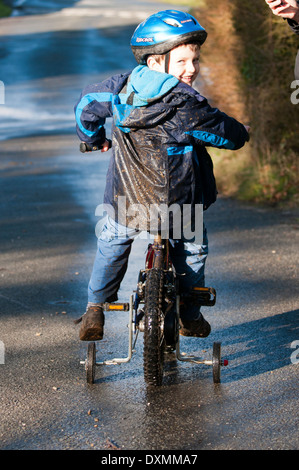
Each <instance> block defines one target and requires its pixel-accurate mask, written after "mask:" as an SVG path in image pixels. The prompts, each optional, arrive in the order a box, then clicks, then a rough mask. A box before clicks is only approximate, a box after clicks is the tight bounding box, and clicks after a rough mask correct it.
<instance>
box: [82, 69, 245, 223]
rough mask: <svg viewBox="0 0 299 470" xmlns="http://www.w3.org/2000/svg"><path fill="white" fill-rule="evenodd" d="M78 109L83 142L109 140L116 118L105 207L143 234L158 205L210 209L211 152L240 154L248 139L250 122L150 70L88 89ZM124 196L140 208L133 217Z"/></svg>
mask: <svg viewBox="0 0 299 470" xmlns="http://www.w3.org/2000/svg"><path fill="white" fill-rule="evenodd" d="M75 112H76V122H77V134H78V136H79V138H80V140H81V141H84V142H87V143H90V144H96V145H101V144H102V143H103V142H104V140H105V138H106V137H105V129H104V124H105V120H106V118H109V117H112V118H113V127H112V158H111V161H110V166H109V170H108V173H107V179H106V189H105V195H104V203H105V204H108V205H111V206H112V207H113V209H114V211H115V218H116V219H117V220H118V222H120V223H122V224H124V225H127V226H130V227H133V226H134V228H135V227H136V228H140V229H147V228H148V225H147V226H145V225H146V221H148V210H149V207H150V206H153V205H158V206H159V205H161V204H162V205H163V204H165V205H167V206H171V205H173V204H178V205H179V206H180V207H182V206H183V204H190V205H191V206H192V207H194V206H195V204H203V206H204V209H207V208H208V207H209V205H210V204H212V203H213V202H215V200H216V194H217V190H216V184H215V178H214V174H213V164H212V160H211V158H210V156H209V154H208V152H207V150H206V147H208V146H212V147H217V148H221V149H230V150H237V149H239V148H241V147H242V146H243V145H244V144H245V142H246V141H247V140H248V133H247V131H246V129H245V127H244V126H243V124H241V123H239V122H238V121H236V120H235V119H233V118H231V117H229V116H227V115H226V114H225V113H223V112H221V111H219V110H218V109H216V108H212V107H211V106H210V105H209V104H208V102H207V100H206V99H205V98H204V97H203V96H201V95H200V94H199V93H198V92H197V91H195V90H194V89H193V88H192V87H190V86H188V85H186V84H184V83H181V82H179V80H178V79H177V78H175V77H173V76H172V75H168V74H164V73H160V72H156V71H153V70H150V69H149V68H148V67H147V66H138V67H136V68H135V69H134V70H133V71H132V72H128V73H125V74H120V75H115V76H113V77H111V78H109V79H107V80H105V81H103V82H102V83H99V84H94V85H90V86H88V87H87V88H86V89H85V90H83V92H82V95H81V97H80V99H79V101H78V103H77V105H76V107H75ZM120 197H122V200H124V198H125V202H126V208H127V209H128V208H129V207H131V210H132V207H134V208H137V209H138V210H137V212H135V213H134V214H133V213H132V212H131V215H129V216H127V217H126V219H123V218H122V217H121V214H120V211H119V210H118V209H119V207H120V204H119V201H120ZM136 204H138V206H135V205H136ZM133 205H134V206H133ZM140 207H141V209H140Z"/></svg>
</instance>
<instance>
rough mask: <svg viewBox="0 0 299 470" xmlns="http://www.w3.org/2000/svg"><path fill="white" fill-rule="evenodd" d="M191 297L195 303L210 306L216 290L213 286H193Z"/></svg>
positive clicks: (214, 299) (214, 301) (212, 303)
mask: <svg viewBox="0 0 299 470" xmlns="http://www.w3.org/2000/svg"><path fill="white" fill-rule="evenodd" d="M191 295H192V298H193V299H194V301H195V302H196V304H199V305H202V306H205V307H212V306H213V305H215V303H216V290H215V289H214V288H213V287H193V289H192V291H191Z"/></svg>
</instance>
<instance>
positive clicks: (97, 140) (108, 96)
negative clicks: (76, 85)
mask: <svg viewBox="0 0 299 470" xmlns="http://www.w3.org/2000/svg"><path fill="white" fill-rule="evenodd" d="M126 76H127V74H124V75H116V76H113V77H111V78H109V79H107V80H105V81H103V82H101V83H98V84H94V85H88V86H87V87H86V88H85V89H84V90H83V91H82V93H81V96H80V98H79V101H78V102H77V104H76V106H75V116H76V131H77V135H78V137H79V139H80V140H81V141H83V142H86V143H89V144H97V145H101V144H103V143H104V141H105V139H106V133H105V128H104V125H105V122H106V119H107V118H109V117H112V102H113V97H114V95H115V94H116V93H117V92H118V91H119V88H120V87H121V85H122V84H123V83H124V79H126Z"/></svg>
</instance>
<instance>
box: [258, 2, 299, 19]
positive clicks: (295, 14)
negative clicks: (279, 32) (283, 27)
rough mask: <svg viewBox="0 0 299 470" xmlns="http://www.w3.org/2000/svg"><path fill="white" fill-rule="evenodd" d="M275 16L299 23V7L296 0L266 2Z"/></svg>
mask: <svg viewBox="0 0 299 470" xmlns="http://www.w3.org/2000/svg"><path fill="white" fill-rule="evenodd" d="M265 2H266V3H267V5H268V6H269V7H270V8H271V10H272V12H273V14H274V15H277V16H280V17H281V18H287V19H289V20H294V21H296V22H297V23H299V6H298V4H297V2H296V1H294V0H289V1H288V0H265Z"/></svg>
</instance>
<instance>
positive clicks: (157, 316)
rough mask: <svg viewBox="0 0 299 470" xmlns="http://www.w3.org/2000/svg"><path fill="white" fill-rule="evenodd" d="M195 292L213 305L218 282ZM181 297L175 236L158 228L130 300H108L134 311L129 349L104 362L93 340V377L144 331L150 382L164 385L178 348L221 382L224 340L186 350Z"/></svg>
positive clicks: (200, 301) (89, 371)
mask: <svg viewBox="0 0 299 470" xmlns="http://www.w3.org/2000/svg"><path fill="white" fill-rule="evenodd" d="M80 149H81V151H82V152H86V151H90V150H89V149H90V147H88V146H87V147H86V144H84V146H82V147H81V148H80ZM92 150H98V148H93V149H92ZM192 298H193V301H194V302H196V304H197V305H198V306H208V307H212V306H214V305H215V303H216V291H215V289H214V288H212V287H195V288H194V289H193V290H192ZM181 301H182V299H181V295H180V294H179V280H178V277H177V275H176V272H175V269H174V267H173V265H172V263H171V260H170V257H169V241H168V240H163V239H162V238H161V235H160V234H158V235H156V236H155V238H154V241H153V243H151V244H149V245H148V250H147V254H146V259H145V266H144V269H141V270H140V271H139V275H138V280H137V287H136V290H135V291H134V292H133V293H132V294H131V295H130V300H129V302H125V303H116V302H115V303H107V302H106V303H103V304H102V308H103V310H104V311H128V312H129V324H128V329H129V337H128V343H129V346H128V355H127V356H126V357H123V358H114V359H110V360H104V361H101V362H99V361H97V358H96V344H95V342H94V341H92V342H90V343H88V346H87V357H86V360H85V361H81V362H80V363H81V364H83V365H84V366H85V370H86V379H87V383H88V384H93V383H94V381H95V369H96V367H97V366H103V365H114V364H123V363H127V362H129V361H131V359H132V356H133V353H134V352H135V345H136V341H137V337H138V334H139V332H143V370H144V380H145V382H146V384H147V385H149V386H160V385H162V380H163V375H164V354H165V352H175V356H176V359H177V360H179V361H182V362H192V363H195V364H205V365H211V366H212V368H213V381H214V383H215V384H219V383H220V382H221V373H220V371H221V367H222V366H227V365H228V361H227V360H222V359H221V343H220V342H214V343H213V353H212V359H211V360H204V359H201V358H199V357H195V356H187V355H185V354H181V351H180V334H179V328H180V306H181Z"/></svg>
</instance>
